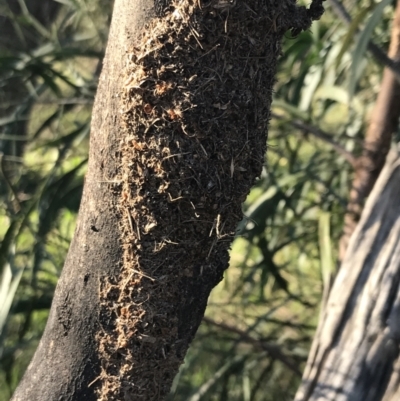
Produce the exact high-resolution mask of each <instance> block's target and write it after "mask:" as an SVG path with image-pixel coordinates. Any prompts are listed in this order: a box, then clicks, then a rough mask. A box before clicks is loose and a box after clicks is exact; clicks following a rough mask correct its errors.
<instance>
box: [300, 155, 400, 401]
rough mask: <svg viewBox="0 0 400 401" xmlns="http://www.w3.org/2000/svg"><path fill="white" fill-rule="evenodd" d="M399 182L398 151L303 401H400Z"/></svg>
mask: <svg viewBox="0 0 400 401" xmlns="http://www.w3.org/2000/svg"><path fill="white" fill-rule="evenodd" d="M399 183H400V156H399V154H398V152H395V151H393V152H392V154H389V156H388V160H387V163H386V165H385V167H384V169H383V170H382V172H381V175H380V177H379V179H378V181H377V182H376V185H375V187H374V189H373V191H372V193H371V195H370V197H369V199H368V201H367V203H366V206H365V208H364V211H363V213H362V216H361V220H360V223H359V225H358V226H357V228H356V230H355V232H354V234H353V236H352V237H351V240H350V243H349V247H348V250H347V252H346V255H345V258H344V260H343V263H342V266H341V268H340V270H339V273H338V276H337V278H336V280H335V282H334V285H333V287H332V290H331V293H330V295H329V299H328V302H327V305H326V307H325V310H324V311H323V314H322V318H321V320H320V323H319V326H318V329H317V334H316V336H315V338H314V342H313V345H312V348H311V352H310V355H309V358H308V362H307V366H306V369H305V372H304V375H303V380H302V384H301V386H300V389H299V390H298V392H297V395H296V398H295V400H296V401H316V400H335V401H361V400H362V401H397V400H399V399H400V374H399V372H400V358H399V344H400V292H399V288H400V287H399V285H400V257H399V255H400V185H399Z"/></svg>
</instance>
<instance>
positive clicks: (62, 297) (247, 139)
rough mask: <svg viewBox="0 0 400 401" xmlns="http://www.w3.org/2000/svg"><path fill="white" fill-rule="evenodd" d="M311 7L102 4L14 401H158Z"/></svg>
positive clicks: (279, 1)
mask: <svg viewBox="0 0 400 401" xmlns="http://www.w3.org/2000/svg"><path fill="white" fill-rule="evenodd" d="M155 11H156V12H157V13H158V15H159V16H160V17H155ZM322 12H323V7H322V2H321V1H313V2H312V5H311V6H310V8H309V9H306V8H305V7H298V6H296V5H295V1H294V0H247V1H242V0H237V1H225V0H212V1H211V2H207V1H206V2H204V1H192V0H181V1H176V2H174V3H173V4H172V5H170V6H168V5H166V4H164V3H163V2H157V3H156V7H155V8H154V7H153V4H152V3H150V1H149V0H135V1H132V0H117V1H116V2H115V6H114V13H113V19H112V24H111V32H110V37H109V43H108V48H107V52H106V57H105V61H104V67H103V71H102V74H101V78H100V83H99V89H98V93H97V96H96V101H95V106H94V110H93V120H92V133H91V142H90V156H89V167H88V173H87V176H86V181H85V187H84V194H83V199H82V203H81V209H80V212H79V218H78V223H77V229H76V232H75V236H74V239H73V241H72V243H71V247H70V250H69V253H68V256H67V260H66V262H65V266H64V269H63V272H62V276H61V278H60V281H59V283H58V286H57V290H56V293H55V297H54V301H53V305H52V308H51V311H50V316H49V319H48V323H47V326H46V330H45V333H44V335H43V338H42V340H41V342H40V345H39V347H38V350H37V352H36V354H35V356H34V358H33V360H32V362H31V364H30V366H29V368H28V370H27V372H26V374H25V376H24V378H23V380H22V382H21V384H20V386H19V387H18V389H17V390H16V392H15V394H14V396H13V400H14V401H17V400H18V401H22V400H24V401H28V400H29V401H37V400H40V401H51V400H60V399H62V400H107V401H111V400H139V399H140V400H162V399H164V398H165V396H166V395H167V394H168V391H169V388H170V385H171V382H172V379H173V377H174V376H175V374H176V372H177V370H178V368H179V365H180V364H181V363H182V361H183V358H184V355H185V353H186V350H187V348H188V346H189V343H190V341H191V340H192V338H193V336H194V334H195V332H196V330H197V328H198V326H199V324H200V321H201V319H202V316H203V313H204V309H205V307H206V303H207V297H208V295H209V293H210V291H211V289H212V288H213V287H214V286H215V285H216V284H217V283H218V282H219V281H220V280H221V278H222V275H223V272H224V270H225V269H226V267H227V265H228V248H229V246H230V243H231V241H232V238H233V235H234V231H235V226H236V224H237V222H238V221H239V220H240V219H241V202H242V201H243V200H244V199H245V197H246V195H247V193H248V192H249V189H250V187H251V185H252V183H253V181H254V179H255V178H256V177H257V176H258V175H259V174H260V172H261V167H262V163H263V157H264V151H265V143H266V132H267V124H268V120H269V111H270V102H271V93H272V86H273V83H274V74H275V69H276V63H277V58H278V56H279V53H280V41H281V39H282V36H283V35H284V33H285V32H286V31H287V30H288V29H292V30H293V33H297V32H300V31H301V30H302V29H307V28H309V27H310V25H311V21H312V20H313V19H317V18H319V17H320V16H321V14H322Z"/></svg>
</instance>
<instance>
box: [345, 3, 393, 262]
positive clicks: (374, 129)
mask: <svg viewBox="0 0 400 401" xmlns="http://www.w3.org/2000/svg"><path fill="white" fill-rule="evenodd" d="M388 57H390V58H391V59H392V60H395V61H397V62H398V61H399V60H400V0H398V1H397V6H396V12H395V16H394V20H393V24H392V29H391V40H390V47H389V51H388ZM399 117H400V83H399V81H398V77H396V75H395V74H394V73H393V71H391V70H390V69H389V68H387V67H386V68H385V69H384V72H383V77H382V83H381V88H380V91H379V94H378V98H377V100H376V103H375V107H374V109H373V111H372V115H371V120H370V121H369V126H368V130H367V132H366V134H365V139H364V143H363V150H362V154H361V156H360V157H359V158H358V159H357V161H356V166H355V174H354V180H353V182H352V186H351V191H350V196H349V202H348V205H347V210H346V215H345V218H344V227H343V235H342V237H341V239H340V244H339V258H340V260H342V259H343V257H344V255H345V253H346V248H347V245H348V242H349V239H350V237H351V235H352V234H353V231H354V230H355V227H356V225H357V222H358V220H359V219H360V215H361V212H362V209H363V205H364V201H365V199H366V198H367V196H368V195H369V193H370V192H371V190H372V188H373V186H374V184H375V182H376V180H377V179H378V176H379V174H380V172H381V170H382V168H383V166H384V164H385V160H386V156H387V154H388V152H389V149H390V143H391V140H392V135H393V133H394V132H396V130H397V128H398V125H399Z"/></svg>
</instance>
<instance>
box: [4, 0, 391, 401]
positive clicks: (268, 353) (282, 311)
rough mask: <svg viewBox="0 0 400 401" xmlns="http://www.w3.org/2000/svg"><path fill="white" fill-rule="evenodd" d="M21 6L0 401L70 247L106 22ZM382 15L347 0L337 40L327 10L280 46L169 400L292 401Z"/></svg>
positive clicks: (371, 89) (377, 74) (93, 12)
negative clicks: (225, 238)
mask: <svg viewBox="0 0 400 401" xmlns="http://www.w3.org/2000/svg"><path fill="white" fill-rule="evenodd" d="M30 3H32V4H34V3H35V1H31V2H28V1H27V2H26V3H25V1H24V0H19V1H18V2H16V1H11V0H10V1H7V2H4V1H3V4H2V5H0V26H1V25H2V24H1V22H3V23H4V24H3V29H4V33H3V34H4V35H2V37H3V38H5V40H2V41H0V85H1V89H2V90H1V92H0V93H1V94H0V152H1V153H0V239H1V244H0V388H1V391H0V401H6V400H8V399H9V397H10V396H11V394H12V391H13V390H14V388H15V387H16V385H17V384H18V381H19V380H20V378H21V377H22V375H23V373H24V370H25V369H26V367H27V365H28V363H29V360H30V358H31V356H32V355H33V353H34V351H35V348H36V346H37V344H38V341H39V339H40V336H41V333H42V331H43V329H44V326H45V322H46V318H47V315H48V311H49V307H50V303H51V298H52V294H53V292H54V289H55V286H56V283H57V279H58V277H59V274H60V271H61V269H62V265H63V261H64V259H65V255H66V253H67V250H68V244H69V241H70V239H71V238H72V235H73V231H74V227H75V220H76V216H77V211H78V207H79V200H80V195H81V191H82V185H83V177H84V173H85V168H86V161H87V151H88V135H89V126H90V113H91V107H92V103H93V98H94V94H95V90H96V82H97V78H98V75H99V72H100V70H101V59H102V56H103V53H104V49H105V45H106V39H107V29H108V25H109V20H110V15H111V9H112V4H111V2H110V1H106V0H92V1H88V0H59V1H58V2H57V3H55V2H51V1H50V2H49V3H52V7H54V8H52V9H51V10H49V12H48V13H47V19H46V18H41V17H37V16H35V15H34V12H33V11H30V10H31V9H32V10H33V8H32V7H33V6H32V5H31V4H30ZM36 3H41V2H39V1H36ZM53 3H54V4H53ZM383 3H384V4H383V5H384V6H385V7H383V6H382V7H380V6H378V4H379V3H375V2H374V1H372V0H362V1H358V2H355V1H347V2H346V1H345V2H344V5H345V6H346V7H347V8H348V10H349V11H351V15H352V17H353V23H352V24H351V25H349V26H347V25H345V24H344V23H342V22H341V21H340V20H339V19H338V18H337V16H336V15H334V14H333V13H332V10H331V9H330V7H329V4H328V6H327V12H326V14H325V15H324V17H323V19H322V20H321V21H319V22H317V23H314V25H313V28H312V31H309V32H304V33H302V34H300V35H299V36H298V37H296V38H292V37H291V36H290V33H287V37H286V38H285V40H284V44H283V55H282V58H281V61H280V68H279V72H278V76H277V83H276V88H275V101H274V104H273V110H272V112H273V115H272V119H271V126H270V133H269V141H268V144H269V148H268V153H267V156H266V163H265V167H264V170H263V173H262V176H261V177H260V179H259V180H258V181H257V183H256V185H255V187H254V189H253V190H252V192H251V194H250V195H249V197H248V199H247V201H246V203H245V205H244V212H245V216H246V217H245V218H244V220H243V221H242V222H241V223H240V225H239V227H238V235H237V238H236V240H235V242H234V244H233V247H232V253H231V267H230V269H229V270H228V271H227V273H226V277H225V280H224V281H223V282H222V283H221V284H220V285H219V286H218V287H217V288H216V289H215V290H214V292H213V294H212V297H211V299H210V302H209V307H208V309H207V313H206V317H205V319H204V322H203V324H202V326H201V327H200V329H199V332H198V335H197V336H196V339H195V341H194V343H193V345H192V347H191V350H190V351H189V353H188V355H187V358H186V362H185V364H184V365H183V366H182V368H181V371H180V373H179V375H178V377H177V378H176V380H175V382H174V386H173V389H172V393H171V397H170V399H171V400H190V401H201V400H209V401H214V400H215V401H217V400H218V401H223V400H230V401H234V400H238V401H239V400H240V401H242V400H243V401H258V400H263V401H268V400H275V399H279V400H290V399H292V398H293V395H294V392H295V390H296V387H297V385H298V383H299V380H300V374H301V371H302V368H303V366H304V363H305V361H306V357H307V353H308V349H309V346H310V343H311V340H312V336H313V332H314V330H315V327H316V323H317V321H318V313H319V312H318V311H319V305H320V301H321V298H322V296H323V291H324V288H325V287H326V286H327V285H329V281H330V278H331V277H332V274H333V272H334V271H335V268H336V263H337V261H336V259H337V256H336V255H337V243H338V240H339V237H340V234H341V227H342V224H343V215H344V211H345V206H346V201H347V197H348V192H349V185H350V181H351V177H352V172H353V166H352V161H354V160H353V159H354V156H353V155H358V153H359V152H360V147H361V143H362V139H363V135H364V132H365V126H366V123H367V121H368V116H369V113H370V111H371V107H372V106H373V103H374V100H375V98H376V94H377V92H378V91H379V84H380V79H381V74H382V66H380V65H378V64H377V63H376V62H375V61H374V60H373V59H372V58H371V57H370V56H369V55H368V54H367V53H366V42H365V38H367V39H368V38H370V37H372V38H373V39H374V41H375V42H376V43H377V44H378V45H380V46H381V47H382V48H383V49H386V48H387V46H388V40H389V32H390V21H391V18H392V16H393V7H392V5H391V4H390V3H391V2H390V1H384V2H383ZM16 4H17V5H16ZM41 4H44V2H43V3H41ZM50 11H51V12H50ZM49 16H51V18H50V17H49ZM357 31H361V33H359V34H355V33H356V32H357ZM7 35H8V36H7ZM364 42H365V43H364ZM363 43H364V44H363ZM352 158H353V159H352Z"/></svg>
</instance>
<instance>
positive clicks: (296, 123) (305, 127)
mask: <svg viewBox="0 0 400 401" xmlns="http://www.w3.org/2000/svg"><path fill="white" fill-rule="evenodd" d="M271 116H272V117H273V118H276V119H278V120H283V119H285V118H284V117H283V116H280V115H278V114H276V113H271ZM285 120H286V119H285ZM287 122H288V123H289V124H291V125H292V126H293V127H295V128H298V129H300V130H302V131H305V132H307V133H310V134H312V135H314V136H315V137H316V138H318V139H321V140H322V141H324V142H326V143H329V145H331V146H332V148H333V149H335V150H336V151H337V152H338V153H339V154H340V155H342V156H343V157H344V158H345V159H346V160H347V161H348V162H349V163H350V164H351V165H352V166H353V167H355V166H356V162H357V159H356V157H355V156H354V155H353V154H352V153H351V152H349V151H348V150H346V149H345V148H344V147H343V146H342V145H340V144H338V143H337V142H335V141H334V139H333V136H332V135H330V134H327V133H326V132H324V131H323V130H321V129H320V128H317V127H314V126H312V125H309V124H307V123H305V122H303V121H300V120H290V119H287Z"/></svg>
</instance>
